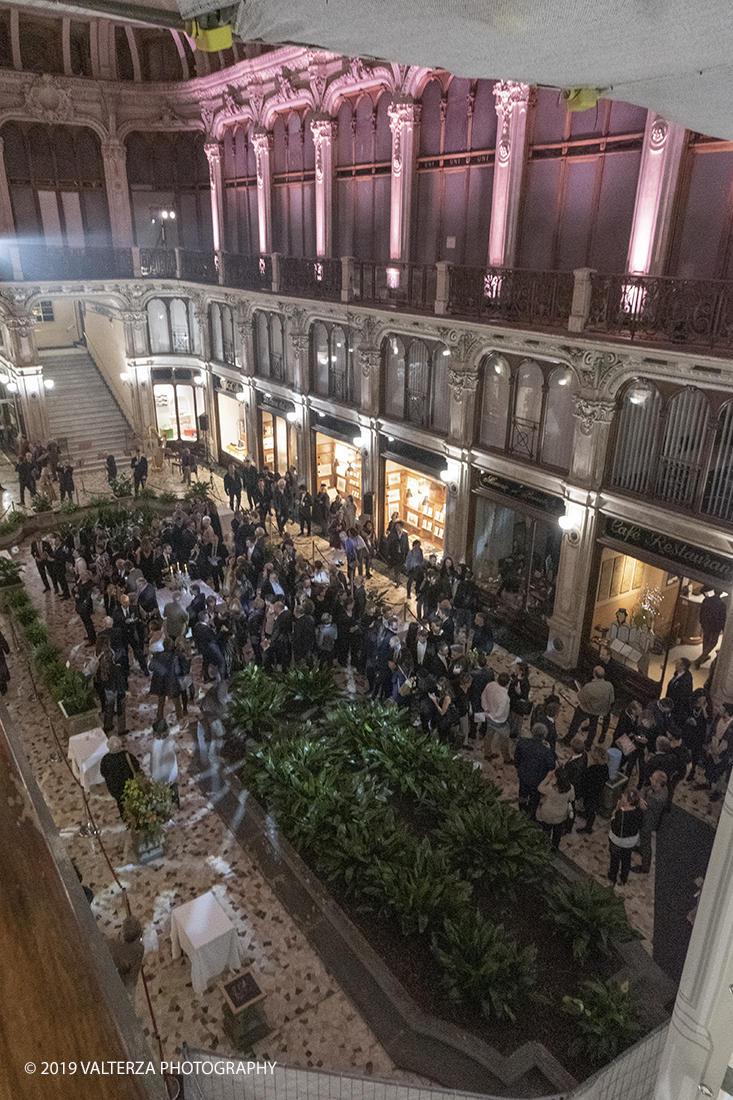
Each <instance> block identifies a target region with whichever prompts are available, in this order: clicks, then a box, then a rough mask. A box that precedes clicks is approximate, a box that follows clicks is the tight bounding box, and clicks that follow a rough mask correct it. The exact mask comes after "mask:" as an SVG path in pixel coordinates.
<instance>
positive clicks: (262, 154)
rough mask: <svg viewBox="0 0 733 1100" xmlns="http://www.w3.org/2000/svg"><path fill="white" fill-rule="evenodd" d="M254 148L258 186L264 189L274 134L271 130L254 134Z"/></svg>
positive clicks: (256, 131) (258, 131) (257, 131)
mask: <svg viewBox="0 0 733 1100" xmlns="http://www.w3.org/2000/svg"><path fill="white" fill-rule="evenodd" d="M252 148H253V149H254V151H255V158H256V160H257V186H258V187H263V186H264V183H265V175H266V173H267V172H268V171H269V165H270V150H271V149H272V134H271V133H270V131H269V130H255V132H254V133H253V134H252Z"/></svg>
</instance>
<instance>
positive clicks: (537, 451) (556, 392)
mask: <svg viewBox="0 0 733 1100" xmlns="http://www.w3.org/2000/svg"><path fill="white" fill-rule="evenodd" d="M482 373H483V395H482V402H481V422H480V429H479V438H480V441H481V443H483V444H484V446H486V447H490V448H491V449H492V450H497V451H503V452H504V453H506V454H510V455H512V457H514V458H518V459H522V460H524V461H526V462H533V463H540V464H541V465H544V466H552V467H553V468H556V469H561V470H567V469H568V468H569V467H570V461H571V458H572V453H573V431H574V423H573V397H574V395H575V392H576V386H575V376H574V374H573V372H572V371H571V370H570V369H569V368H568V367H557V366H555V365H554V364H550V363H538V362H535V360H533V359H524V360H521V361H519V360H518V359H517V357H512V356H509V357H507V356H504V355H499V354H497V353H496V352H494V353H493V354H491V355H489V356H488V357H487V358H486V359H485V360H484V364H483V372H482Z"/></svg>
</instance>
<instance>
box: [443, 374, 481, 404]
mask: <svg viewBox="0 0 733 1100" xmlns="http://www.w3.org/2000/svg"><path fill="white" fill-rule="evenodd" d="M448 383H449V385H450V388H451V390H452V392H453V398H454V400H456V401H458V402H461V401H463V395H464V393H467V394H469V395H470V394H472V393H475V392H476V390H477V388H478V371H476V372H474V371H465V370H449V371H448Z"/></svg>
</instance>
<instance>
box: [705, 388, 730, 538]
mask: <svg viewBox="0 0 733 1100" xmlns="http://www.w3.org/2000/svg"><path fill="white" fill-rule="evenodd" d="M702 510H703V512H706V513H707V514H708V515H709V516H716V517H717V518H718V519H725V520H731V519H733V401H728V402H727V403H726V404H725V405H723V407H722V409H721V410H720V413H719V414H718V423H717V425H716V429H715V442H714V444H713V456H712V459H711V462H710V470H709V472H708V477H707V484H706V486H705V496H704V498H703V507H702Z"/></svg>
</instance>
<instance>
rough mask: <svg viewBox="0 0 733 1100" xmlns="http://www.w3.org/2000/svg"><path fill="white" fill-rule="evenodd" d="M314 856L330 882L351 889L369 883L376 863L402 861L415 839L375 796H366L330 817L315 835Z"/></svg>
mask: <svg viewBox="0 0 733 1100" xmlns="http://www.w3.org/2000/svg"><path fill="white" fill-rule="evenodd" d="M318 844H319V847H318V850H317V860H318V867H319V870H320V871H321V873H322V874H323V875H324V877H325V878H327V879H328V880H329V881H330V882H339V883H341V885H343V886H345V887H346V889H347V890H349V891H351V892H352V893H356V894H362V892H363V891H364V889H365V887H368V886H369V882H370V878H371V877H373V874H374V872H373V868H374V866H375V864H376V863H379V862H381V863H383V864H396V865H404V863H406V862H407V859H408V852H409V851H410V850H411V848H412V846H413V845H414V840H413V839H412V838H411V837H410V835H409V833H408V832H407V830H406V829H405V827H404V826H403V825H400V824H398V823H396V822H395V818H394V814H393V813H392V811H391V810H387V811H386V812H385V809H384V806H383V805H382V806H380V805H379V804H378V802H377V801H376V800H375V801H373V802H372V803H371V805H370V803H369V800H368V798H367V797H365V798H364V799H363V800H362V801H361V802H360V803H359V805H358V810H356V811H354V810H353V809H352V811H351V813H348V810H347V815H344V814H343V810H342V817H341V819H340V820H339V819H337V818H335V817H334V818H331V819H330V820H329V821H328V822H327V823H326V825H325V828H324V830H322V832H321V834H320V835H319V837H318Z"/></svg>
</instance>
